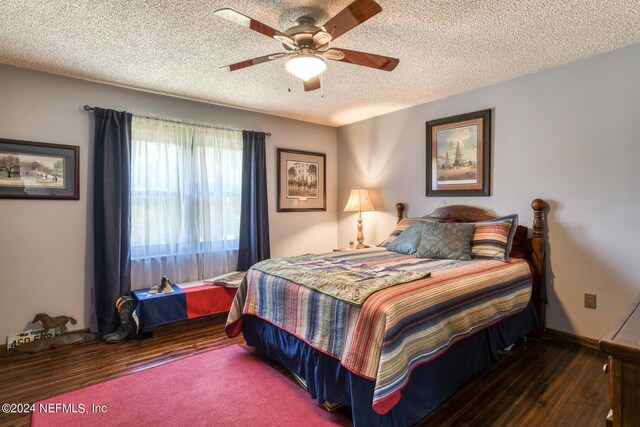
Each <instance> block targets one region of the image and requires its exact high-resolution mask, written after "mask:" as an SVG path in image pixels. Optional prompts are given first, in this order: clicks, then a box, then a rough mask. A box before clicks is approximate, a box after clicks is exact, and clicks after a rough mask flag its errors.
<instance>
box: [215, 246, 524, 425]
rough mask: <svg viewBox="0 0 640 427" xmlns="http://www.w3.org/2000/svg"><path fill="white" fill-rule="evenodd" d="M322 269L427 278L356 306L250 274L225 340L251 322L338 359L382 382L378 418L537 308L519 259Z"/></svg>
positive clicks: (375, 253)
mask: <svg viewBox="0 0 640 427" xmlns="http://www.w3.org/2000/svg"><path fill="white" fill-rule="evenodd" d="M322 259H323V260H324V261H326V262H329V263H330V262H335V263H338V264H340V263H342V264H351V265H356V264H361V265H366V266H369V267H371V268H374V267H375V268H380V267H384V268H385V269H390V270H393V271H401V272H415V273H421V274H422V275H423V276H422V278H419V279H417V280H413V281H410V282H407V283H403V284H397V285H395V286H390V287H386V288H385V287H383V288H381V289H380V290H377V291H375V292H373V293H371V294H369V295H368V296H367V297H366V298H365V299H364V300H363V302H362V303H361V304H353V303H351V302H348V301H345V300H343V299H339V298H335V297H333V296H331V295H328V294H327V293H323V292H321V291H319V290H317V289H314V288H312V287H309V286H305V285H301V284H299V283H297V282H296V281H295V280H294V279H296V278H294V277H290V276H289V277H280V276H278V275H273V274H270V273H268V272H265V271H261V270H260V269H259V266H258V268H252V269H250V270H249V272H248V273H247V275H246V277H245V279H244V280H243V282H242V284H241V285H240V287H239V288H238V292H237V293H236V295H235V299H234V301H233V304H232V307H231V311H230V312H229V317H228V319H227V326H226V332H227V335H228V336H230V337H232V336H236V335H238V334H240V332H241V331H242V318H243V316H244V315H253V316H257V317H260V318H262V319H264V320H266V321H268V322H270V323H272V324H274V325H276V326H278V327H280V328H282V329H284V330H285V331H287V332H289V333H291V334H293V335H295V336H297V337H298V338H300V339H301V340H303V341H305V342H306V343H308V344H309V345H311V346H313V347H314V348H316V349H318V350H319V351H322V352H324V353H326V354H328V355H330V356H333V357H335V358H337V359H339V360H340V361H341V363H342V365H343V366H345V367H346V368H347V369H349V370H350V371H352V372H353V373H355V374H357V375H360V376H362V377H364V378H368V379H370V380H372V381H375V391H374V396H373V401H372V402H371V404H372V407H373V409H374V410H375V411H376V412H377V413H380V414H384V413H386V412H388V411H389V410H390V409H391V408H393V406H395V405H396V403H397V402H398V401H399V400H400V397H401V392H402V389H403V388H404V386H405V384H406V383H407V382H408V381H409V378H410V375H411V371H412V370H413V369H414V368H415V367H416V366H418V365H420V364H422V363H426V362H428V361H430V360H432V359H434V358H436V357H438V356H439V355H441V354H442V353H444V352H445V351H446V350H447V349H448V348H449V347H450V346H451V345H453V344H454V343H455V342H456V341H459V340H460V339H463V338H465V337H467V336H470V335H472V334H474V333H475V332H477V331H479V330H481V329H484V328H486V327H488V326H490V325H492V324H494V323H497V322H498V321H500V320H502V319H504V318H506V317H508V316H511V315H513V314H515V313H517V312H520V311H522V310H524V308H525V307H526V306H527V304H528V302H529V300H530V298H531V272H530V269H529V265H528V264H527V262H526V261H524V260H521V259H514V260H511V261H510V262H506V263H505V262H503V261H499V260H486V259H484V260H473V261H460V260H442V259H429V258H415V257H412V256H408V255H402V254H398V253H395V252H390V251H387V250H385V249H384V248H373V249H370V250H359V251H350V252H336V253H333V254H327V255H324V256H322ZM428 273H430V275H429V274H428ZM353 286H354V287H357V286H358V285H357V284H354V285H353Z"/></svg>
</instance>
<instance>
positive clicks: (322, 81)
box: [320, 73, 324, 98]
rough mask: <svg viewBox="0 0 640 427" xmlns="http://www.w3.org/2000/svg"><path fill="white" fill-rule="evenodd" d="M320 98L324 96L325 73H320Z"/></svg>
mask: <svg viewBox="0 0 640 427" xmlns="http://www.w3.org/2000/svg"><path fill="white" fill-rule="evenodd" d="M320 98H324V73H322V74H321V75H320Z"/></svg>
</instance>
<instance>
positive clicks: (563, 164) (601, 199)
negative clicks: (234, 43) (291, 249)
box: [338, 45, 640, 338]
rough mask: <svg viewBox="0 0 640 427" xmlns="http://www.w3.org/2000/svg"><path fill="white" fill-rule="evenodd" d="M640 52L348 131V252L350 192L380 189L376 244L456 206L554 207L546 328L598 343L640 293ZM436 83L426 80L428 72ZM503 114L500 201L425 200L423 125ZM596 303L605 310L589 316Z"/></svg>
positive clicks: (341, 147) (343, 227)
mask: <svg viewBox="0 0 640 427" xmlns="http://www.w3.org/2000/svg"><path fill="white" fill-rule="evenodd" d="M638 70H640V45H635V46H631V47H628V48H625V49H621V50H618V51H615V52H612V53H608V54H604V55H600V56H597V57H593V58H590V59H587V60H583V61H580V62H577V63H573V64H569V65H564V66H561V67H557V68H554V69H550V70H546V71H543V72H539V73H536V74H532V75H528V76H524V77H521V78H518V79H514V80H511V81H507V82H503V83H499V84H496V85H493V86H489V87H485V88H481V89H478V90H474V91H471V92H467V93H463V94H460V95H456V96H452V97H449V98H446V99H443V100H439V101H436V102H431V103H428V104H423V105H419V106H416V107H412V108H409V109H406V110H402V111H398V112H395V113H391V114H387V115H384V116H381V117H377V118H373V119H369V120H366V121H362V122H359V123H355V124H351V125H348V126H344V127H341V128H339V130H338V159H339V160H338V179H339V187H338V207H339V209H340V213H339V229H338V237H339V244H341V245H344V244H346V243H347V242H348V241H349V240H352V239H354V238H355V231H356V230H355V228H356V225H355V215H353V214H346V213H342V212H341V210H342V208H344V206H345V205H346V202H347V199H348V195H349V189H350V188H352V187H354V186H357V185H362V186H363V187H368V188H371V189H374V195H375V198H374V200H373V202H374V206H375V207H376V208H377V209H379V210H380V211H379V212H367V213H366V214H365V220H364V224H365V236H366V237H367V241H368V242H369V243H377V242H379V241H381V240H382V239H383V238H384V237H385V235H386V234H387V233H388V231H390V230H391V229H392V228H393V224H394V222H395V209H394V205H395V203H396V202H398V201H401V202H405V203H407V204H408V214H409V216H421V215H424V214H426V213H428V212H431V211H432V210H433V209H434V208H436V207H438V206H442V205H446V204H470V205H476V206H480V207H484V208H489V209H491V210H493V211H495V212H496V213H499V214H509V213H512V212H515V213H518V214H519V215H520V221H521V223H522V224H525V225H528V226H531V224H532V220H533V215H532V212H531V209H530V202H531V200H532V199H534V198H536V197H541V198H544V199H545V200H546V201H547V202H548V204H549V206H550V210H549V214H548V217H547V220H548V228H549V249H550V250H549V253H548V256H549V260H550V264H549V266H550V270H549V278H548V279H549V280H548V290H549V298H550V302H549V305H548V306H547V313H548V319H547V326H548V327H550V328H554V329H559V330H563V331H567V332H571V333H576V334H579V335H583V336H587V337H592V338H599V337H600V336H601V335H602V334H603V333H604V332H605V331H606V330H607V329H608V327H609V326H610V325H611V324H612V323H613V322H614V320H615V318H616V317H617V316H619V315H620V314H621V313H622V311H624V309H625V308H626V307H627V306H628V305H629V304H630V303H631V302H632V299H633V298H634V297H635V296H636V295H637V294H638V293H639V292H640V262H638V260H637V256H638V252H637V247H638V240H639V238H640V226H639V225H638V224H640V221H639V218H640V78H638V76H639V71H638ZM427 72H428V70H427ZM487 108H492V109H493V155H492V158H493V173H492V192H491V194H492V196H491V197H465V198H456V197H429V198H427V197H426V196H425V186H426V185H425V159H426V140H425V137H426V135H425V132H426V131H425V122H426V121H428V120H433V119H437V118H442V117H448V116H453V115H456V114H462V113H467V112H471V111H477V110H482V109H487ZM585 292H590V293H596V294H597V296H598V308H597V309H596V310H592V309H587V308H584V306H583V296H584V293H585Z"/></svg>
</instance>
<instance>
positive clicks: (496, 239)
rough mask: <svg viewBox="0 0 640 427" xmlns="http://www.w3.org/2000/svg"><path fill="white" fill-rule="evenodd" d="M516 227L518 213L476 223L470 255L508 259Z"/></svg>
mask: <svg viewBox="0 0 640 427" xmlns="http://www.w3.org/2000/svg"><path fill="white" fill-rule="evenodd" d="M517 227H518V215H515V214H514V215H508V216H504V217H501V218H496V219H492V220H491V221H485V222H478V223H476V228H475V230H474V232H473V240H472V241H471V255H472V256H473V257H474V258H495V259H499V260H502V261H509V253H510V252H511V245H512V244H513V236H514V234H515V232H516V228H517Z"/></svg>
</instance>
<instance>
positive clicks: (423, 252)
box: [416, 222, 476, 261]
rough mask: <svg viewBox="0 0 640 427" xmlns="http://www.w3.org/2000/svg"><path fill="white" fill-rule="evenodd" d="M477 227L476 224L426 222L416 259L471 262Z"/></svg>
mask: <svg viewBox="0 0 640 427" xmlns="http://www.w3.org/2000/svg"><path fill="white" fill-rule="evenodd" d="M475 227H476V226H475V224H465V223H454V222H425V223H424V225H423V227H422V240H421V241H420V246H419V247H418V250H417V252H416V257H418V258H441V259H460V260H465V261H469V260H470V259H471V238H472V237H473V231H474V229H475Z"/></svg>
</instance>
